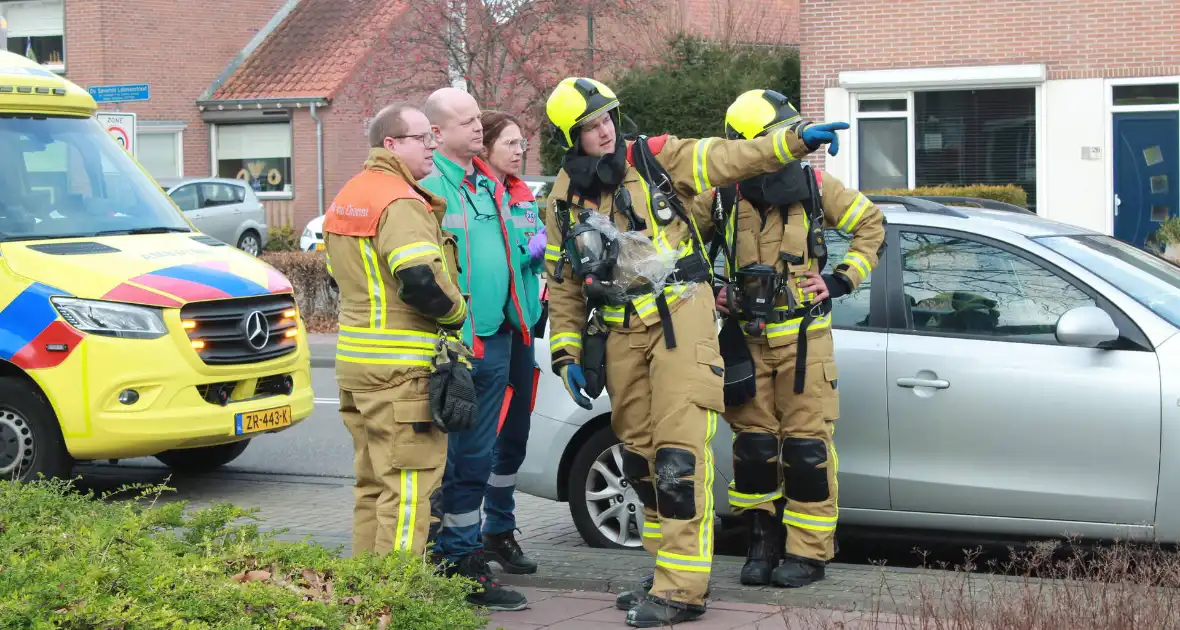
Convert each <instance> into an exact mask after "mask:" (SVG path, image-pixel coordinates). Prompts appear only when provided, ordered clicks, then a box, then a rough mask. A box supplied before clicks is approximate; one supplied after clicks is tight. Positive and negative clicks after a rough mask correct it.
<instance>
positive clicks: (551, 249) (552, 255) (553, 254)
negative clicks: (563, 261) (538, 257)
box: [545, 245, 561, 262]
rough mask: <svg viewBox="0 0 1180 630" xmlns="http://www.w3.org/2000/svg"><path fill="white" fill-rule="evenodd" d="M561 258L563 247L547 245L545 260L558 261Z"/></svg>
mask: <svg viewBox="0 0 1180 630" xmlns="http://www.w3.org/2000/svg"><path fill="white" fill-rule="evenodd" d="M560 258H561V248H560V247H558V246H556V245H546V246H545V260H552V261H554V262H556V261H557V260H558V259H560Z"/></svg>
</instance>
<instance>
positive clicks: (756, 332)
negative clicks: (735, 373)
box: [734, 263, 783, 337]
mask: <svg viewBox="0 0 1180 630" xmlns="http://www.w3.org/2000/svg"><path fill="white" fill-rule="evenodd" d="M734 289H735V292H736V295H735V296H734V298H735V300H734V301H735V302H736V303H737V307H738V313H739V317H740V319H742V320H743V321H745V324H743V325H742V330H744V331H745V333H746V334H747V335H750V336H751V337H761V336H762V334H763V333H764V332H765V331H766V324H767V322H768V321H770V316H771V314H772V313H773V312H774V303H775V301H776V300H777V298H778V295H779V293H781V292H782V290H783V276H782V273H781V272H779V271H778V270H777V269H775V268H774V267H772V266H771V265H764V264H761V263H751V264H748V265H746V266H744V267H742V268H741V269H738V272H737V284H736V286H735V287H734Z"/></svg>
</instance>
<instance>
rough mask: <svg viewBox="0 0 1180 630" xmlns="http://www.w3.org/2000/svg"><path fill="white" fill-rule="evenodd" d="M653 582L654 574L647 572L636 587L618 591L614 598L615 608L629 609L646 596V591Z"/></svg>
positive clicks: (654, 580) (654, 581) (654, 579)
mask: <svg viewBox="0 0 1180 630" xmlns="http://www.w3.org/2000/svg"><path fill="white" fill-rule="evenodd" d="M655 583H656V574H655V573H652V574H649V575H648V576H647V577H645V578H643V579H642V580H640V581H639V588H638V589H636V590H633V591H623V592H621V593H619V596H618V597H616V598H615V608H618V609H619V610H631V609H632V608H634V607H635V605H636V604H638V603H639V602H640V600H642V599H643V598H644V597H646V596H647V592H648V591H650V590H651V587H652V584H655Z"/></svg>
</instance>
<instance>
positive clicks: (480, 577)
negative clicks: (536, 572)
mask: <svg viewBox="0 0 1180 630" xmlns="http://www.w3.org/2000/svg"><path fill="white" fill-rule="evenodd" d="M454 575H462V576H463V577H465V578H468V579H470V580H473V581H474V582H475V591H474V592H472V593H471V594H470V595H468V596H467V603H468V604H471V605H472V606H480V607H482V608H487V609H488V610H491V611H511V610H524V609H525V608H528V606H529V602H528V600H527V599H525V596H524V595H521V594H520V593H517V592H516V591H510V590H508V589H506V588H504V587H503V586H500V583H499V582H497V581H496V577H495V576H494V575H493V574H492V568H491V567H489V566H488V561H487V560H485V559H484V557H483V552H480V551H476V552H473V553H469V554H467V555H465V556H463V557H462V558H460V559H459V563H458V564H457V565H452V566H451V567H450V568H449V570H448V571H447V577H451V576H454Z"/></svg>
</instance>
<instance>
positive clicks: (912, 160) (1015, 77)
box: [839, 64, 1113, 214]
mask: <svg viewBox="0 0 1180 630" xmlns="http://www.w3.org/2000/svg"><path fill="white" fill-rule="evenodd" d="M1047 78H1048V71H1047V69H1046V67H1045V66H1044V65H1042V64H1027V65H1010V66H963V67H950V68H901V69H891V70H861V71H850V72H841V73H839V82H840V87H842V88H844V89H845V90H847V92H848V99H849V101H848V107H849V112H850V113H849V118H851V121H850V122H849V130H850V131H851V132H852V134H851V135H852V142H851V145H852V151H851V153H850V160H851V162H852V163H851V164H850V165H849V166H850V173H851V175H852V176H851V177H850V181H851V182H852V186H853V187H854V188H859V187H860V146H859V145H860V143H859V139H860V138H859V136H860V131H859V129H858V124H857V120H858V119H860V118H866V119H867V118H902V117H903V115H902V112H865V113H861V112H860V111H859V110H860V107H859V104H860V101H862V100H868V101H873V100H885V99H901V98H905V99H906V111H905V113H904V117H905V118H906V121H907V122H906V131H907V134H906V135H907V138H906V151H907V156H906V157H907V162H908V168H907V170H908V171H909V173H908V175H909V182H908V187H909V188H914V187H915V185H916V183H917V177H918V173H917V170H918V169H917V150H916V149H917V138H916V129H915V124H914V94H915V93H917V92H935V91H954V92H958V91H963V90H996V89H1016V88H1030V87H1031V88H1033V89H1034V102H1033V112H1034V115H1035V116H1036V128H1037V133H1036V152H1037V155H1036V159H1037V207H1038V208H1044V207H1046V205H1047V203H1048V201H1049V197H1050V195H1049V191H1048V190H1047V189H1046V187H1045V185H1044V183H1045V181H1046V176H1047V168H1048V166H1047V165H1046V164H1045V161H1044V159H1042V157H1043V156H1044V155H1045V134H1046V130H1045V98H1044V83H1045V81H1046V80H1047ZM1108 102H1109V99H1108ZM1108 170H1109V169H1108ZM1112 199H1113V193H1112ZM1042 214H1043V213H1042Z"/></svg>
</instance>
